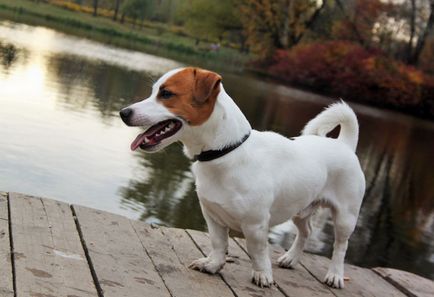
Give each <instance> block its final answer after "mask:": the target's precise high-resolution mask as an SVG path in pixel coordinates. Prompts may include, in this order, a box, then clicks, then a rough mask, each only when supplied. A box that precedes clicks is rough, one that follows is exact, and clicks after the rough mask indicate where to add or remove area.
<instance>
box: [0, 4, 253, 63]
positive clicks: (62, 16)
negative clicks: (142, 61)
mask: <svg viewBox="0 0 434 297" xmlns="http://www.w3.org/2000/svg"><path fill="white" fill-rule="evenodd" d="M0 18H3V19H8V20H11V21H14V22H20V23H26V24H30V25H39V26H45V27H50V28H53V29H56V30H59V31H62V32H65V33H68V34H73V35H76V36H81V37H86V38H89V39H93V40H96V41H100V42H103V43H107V44H111V45H115V46H120V47H124V48H129V49H133V50H139V51H144V52H147V53H150V54H155V55H158V56H164V57H167V58H171V59H175V60H179V61H181V62H184V63H187V64H193V65H199V66H203V67H208V68H214V69H222V70H228V71H236V70H242V69H243V68H244V65H245V63H246V62H247V61H248V59H249V57H248V56H246V55H243V54H241V53H239V52H238V51H237V50H235V49H232V48H226V47H222V48H221V49H220V51H219V52H208V51H205V50H201V49H200V48H197V47H196V46H195V40H194V39H193V38H190V37H188V36H181V35H178V34H175V33H172V32H170V31H169V30H164V29H162V27H161V25H160V26H157V25H156V26H154V27H152V24H151V23H146V26H144V27H143V28H138V26H136V28H133V27H132V25H131V24H120V23H118V22H114V21H112V20H111V19H109V18H106V17H93V16H91V15H89V14H86V13H82V12H75V11H70V10H66V9H63V8H60V7H57V6H54V5H51V4H45V3H35V2H32V1H29V0H14V1H10V0H0ZM205 47H206V45H205Z"/></svg>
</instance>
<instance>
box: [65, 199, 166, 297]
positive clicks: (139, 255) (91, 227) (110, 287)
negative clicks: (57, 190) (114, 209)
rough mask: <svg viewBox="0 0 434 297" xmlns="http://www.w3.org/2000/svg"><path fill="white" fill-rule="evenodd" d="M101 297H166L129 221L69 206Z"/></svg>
mask: <svg viewBox="0 0 434 297" xmlns="http://www.w3.org/2000/svg"><path fill="white" fill-rule="evenodd" d="M73 209H74V211H75V214H76V216H77V221H78V224H79V226H80V229H81V232H82V236H83V240H84V243H85V245H86V247H87V250H88V254H89V257H90V258H91V262H92V266H93V267H92V269H93V270H94V272H95V275H96V277H97V280H98V284H99V286H100V287H101V289H102V293H103V295H104V297H133V296H153V297H160V296H161V297H163V296H170V293H169V291H168V290H167V288H166V286H165V285H164V283H163V281H162V279H161V278H160V276H159V275H158V272H157V271H156V269H155V267H154V265H153V263H152V261H151V259H150V258H149V257H148V255H147V254H146V251H145V250H144V248H143V246H142V244H141V242H140V240H139V238H138V237H137V234H136V232H135V230H134V229H133V227H132V225H131V222H130V220H128V219H127V218H125V217H122V216H119V215H114V214H110V213H107V212H103V211H99V210H95V209H90V208H87V207H82V206H75V205H74V206H73Z"/></svg>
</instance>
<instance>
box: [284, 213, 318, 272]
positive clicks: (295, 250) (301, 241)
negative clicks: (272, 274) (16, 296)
mask: <svg viewBox="0 0 434 297" xmlns="http://www.w3.org/2000/svg"><path fill="white" fill-rule="evenodd" d="M311 215H312V211H311V212H309V213H307V214H305V215H304V216H303V215H296V216H294V217H293V218H292V221H293V222H294V225H295V226H296V227H297V236H296V237H295V240H294V242H293V243H292V245H291V248H290V249H289V250H288V251H287V252H286V253H284V254H283V255H282V256H280V258H279V259H278V260H277V263H278V264H279V266H280V267H284V268H294V266H295V265H296V264H297V263H298V261H299V260H300V257H301V256H302V254H303V249H304V246H305V244H306V240H307V239H308V238H309V235H310V233H311V232H312V227H311V223H310V218H311Z"/></svg>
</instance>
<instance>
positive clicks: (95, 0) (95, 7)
mask: <svg viewBox="0 0 434 297" xmlns="http://www.w3.org/2000/svg"><path fill="white" fill-rule="evenodd" d="M97 15H98V0H93V16H97Z"/></svg>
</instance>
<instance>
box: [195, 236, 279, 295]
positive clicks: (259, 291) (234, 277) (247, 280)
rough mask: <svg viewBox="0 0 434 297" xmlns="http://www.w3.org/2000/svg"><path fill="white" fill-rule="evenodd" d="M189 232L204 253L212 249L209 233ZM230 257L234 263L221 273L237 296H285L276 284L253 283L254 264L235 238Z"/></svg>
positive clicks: (231, 240) (232, 242)
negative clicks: (261, 285)
mask: <svg viewBox="0 0 434 297" xmlns="http://www.w3.org/2000/svg"><path fill="white" fill-rule="evenodd" d="M187 232H188V233H189V234H190V235H191V237H192V238H193V240H194V242H195V243H196V244H197V246H198V247H199V248H200V249H201V251H202V253H203V254H204V255H207V254H208V253H209V252H210V250H211V247H210V240H209V238H208V236H207V234H206V233H203V232H199V231H195V230H187ZM229 257H231V258H232V259H233V260H234V261H233V262H232V261H231V262H232V263H231V262H229V263H226V265H225V266H224V267H223V269H222V270H221V271H220V273H221V275H222V276H223V278H224V280H225V281H226V283H227V284H229V285H230V286H231V288H232V290H233V291H234V292H235V294H236V295H237V296H239V297H242V296H246V297H247V296H248V297H252V296H253V297H260V296H285V295H284V294H283V293H282V292H280V291H279V290H278V288H276V287H275V286H272V287H271V288H260V287H258V286H256V285H254V284H253V283H251V270H252V268H251V267H252V265H251V262H250V259H249V257H248V256H247V255H246V253H244V251H243V250H242V249H241V248H240V247H239V246H238V245H237V244H236V243H235V241H233V239H229Z"/></svg>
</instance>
